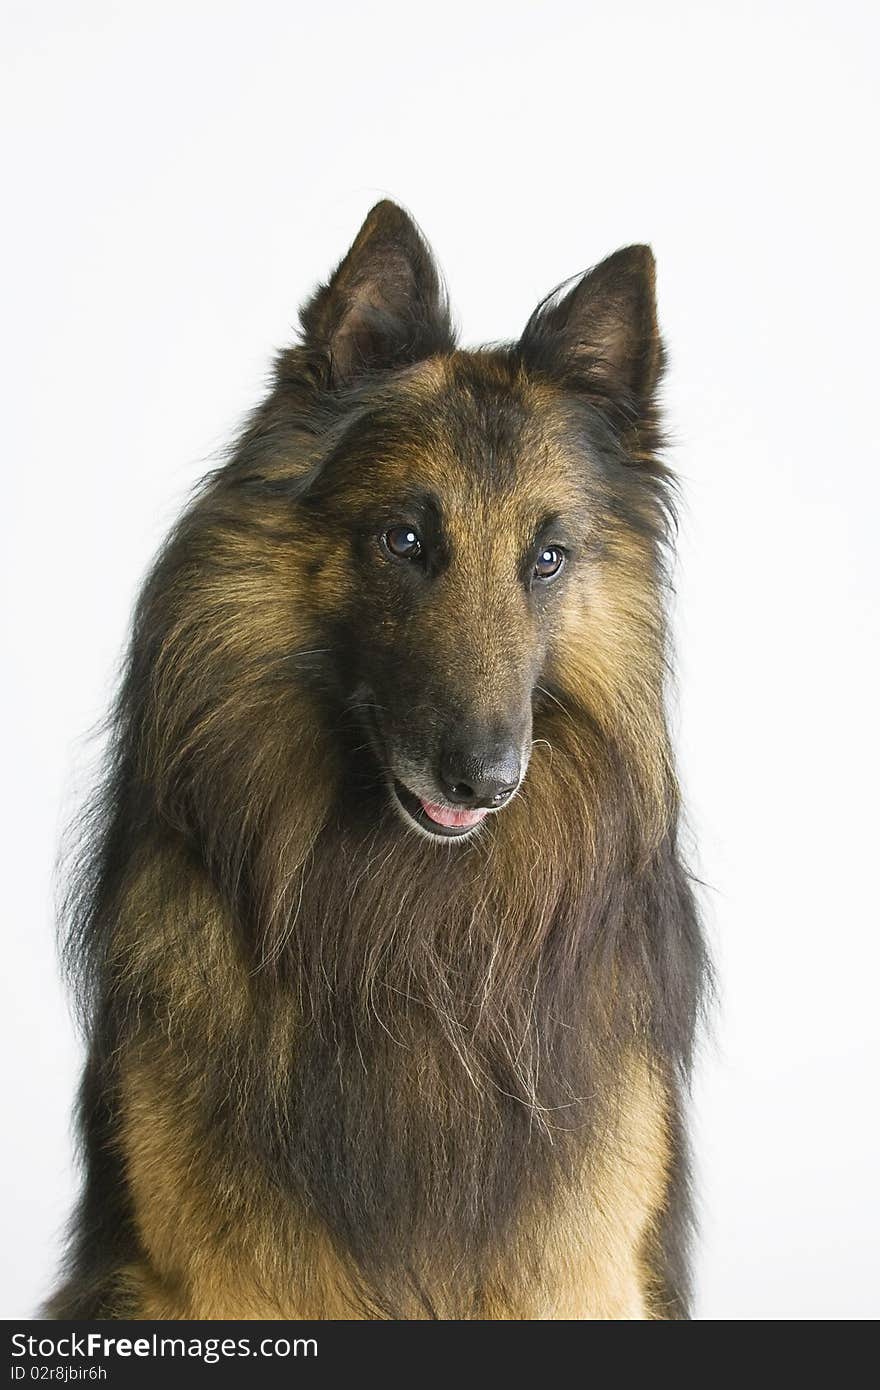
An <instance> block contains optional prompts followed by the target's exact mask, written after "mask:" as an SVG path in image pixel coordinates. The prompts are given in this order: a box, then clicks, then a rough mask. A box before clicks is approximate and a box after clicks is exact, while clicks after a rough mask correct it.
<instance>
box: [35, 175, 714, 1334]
mask: <svg viewBox="0 0 880 1390" xmlns="http://www.w3.org/2000/svg"><path fill="white" fill-rule="evenodd" d="M301 324H302V334H301V341H299V342H298V344H297V345H295V346H293V347H291V348H290V349H288V350H286V351H283V352H282V353H281V354H280V356H279V357H278V359H277V363H276V366H275V372H274V378H273V382H272V385H271V389H270V390H269V393H268V396H267V398H266V399H265V400H264V401H263V402H262V404H260V405H259V406H258V407H257V409H256V410H255V412H254V413H253V415H252V416H251V417H250V418H249V420H248V422H247V423H246V425H245V427H244V429H243V432H242V434H241V437H240V438H239V440H238V442H237V443H236V445H235V446H234V448H233V450H232V451H231V452H230V455H229V458H228V461H227V462H226V463H225V464H224V465H223V466H222V467H220V468H219V469H217V470H216V471H215V472H213V473H212V474H211V475H210V476H208V477H207V478H206V479H205V480H204V482H203V483H202V484H201V486H200V487H199V489H198V491H197V493H196V495H195V497H194V500H193V501H192V503H191V505H190V506H189V507H188V509H187V510H186V512H185V514H184V515H183V517H182V519H181V520H180V521H179V523H178V524H177V525H176V527H175V529H174V530H173V532H172V534H171V536H170V538H169V539H168V541H167V543H166V545H165V546H164V548H163V550H162V552H161V554H160V555H159V557H158V560H157V562H156V564H155V567H154V568H153V570H152V572H151V574H150V576H149V578H148V579H147V581H146V584H145V586H144V588H143V591H142V593H141V596H140V599H139V602H138V604H137V608H136V612H135V615H134V620H133V633H132V638H131V644H130V649H129V654H128V657H127V663H126V667H125V671H124V675H123V679H122V682H121V687H120V692H119V695H118V699H117V702H116V704H115V707H114V710H113V712H112V717H111V722H110V737H109V751H108V755H107V768H106V775H105V777H104V779H103V781H102V784H101V786H100V788H99V790H98V792H97V794H96V795H95V797H94V799H93V801H92V802H91V804H90V805H89V807H88V809H87V811H86V813H85V815H84V818H83V824H82V827H81V839H80V843H81V848H80V852H79V855H78V859H77V863H76V867H75V869H74V870H73V871H72V873H71V876H70V881H69V886H68V892H67V902H66V912H65V922H66V938H65V940H66V945H65V951H66V959H67V961H68V965H69V967H70V969H71V971H72V973H73V974H74V976H75V979H76V982H77V987H78V989H79V993H80V999H81V1002H82V1008H83V1015H84V1019H85V1026H86V1032H87V1039H88V1059H87V1064H86V1067H85V1074H84V1078H83V1082H82V1089H81V1096H80V1105H79V1117H80V1127H81V1137H82V1148H83V1159H84V1186H83V1192H82V1196H81V1200H80V1204H79V1207H78V1209H77V1211H76V1213H75V1215H74V1218H73V1222H72V1228H71V1240H70V1247H69V1251H68V1255H67V1261H66V1266H65V1270H64V1274H63V1277H62V1279H61V1282H60V1286H59V1288H58V1290H57V1291H56V1293H55V1294H54V1295H53V1296H52V1298H51V1299H50V1301H49V1303H48V1305H47V1314H48V1316H53V1317H60V1318H77V1319H83V1318H167V1319H189V1318H199V1319H201V1318H296V1319H300V1318H336V1319H340V1318H341V1319H357V1318H371V1319H385V1318H394V1319H420V1318H442V1319H617V1318H622V1319H629V1318H632V1319H642V1318H644V1319H653V1318H659V1319H667V1318H670V1319H672V1318H676V1319H677V1318H687V1317H688V1316H689V1307H690V1302H689V1298H690V1295H689V1283H690V1280H689V1262H690V1260H689V1249H690V1236H691V1227H692V1203H691V1199H690V1197H689V1180H688V1153H687V1138H686V1113H685V1112H686V1099H687V1085H688V1074H689V1067H690V1064H691V1061H690V1059H691V1056H692V1048H693V1042H694V1036H695V1029H696V1028H697V1027H698V1022H699V1017H700V1012H701V1001H702V999H703V998H704V992H705V982H706V978H707V959H706V952H705V947H704V943H703V937H702V933H701V928H700V922H699V914H698V911H697V910H696V907H695V901H694V895H693V891H692V883H691V878H690V876H689V874H688V871H687V869H686V867H685V866H684V864H683V862H682V857H681V853H680V850H679V846H678V839H679V819H680V805H679V801H680V798H679V791H678V786H677V781H676V775H675V770H674V761H673V754H672V750H671V747H670V738H669V733H668V728H667V717H666V701H667V684H668V681H667V676H668V669H669V661H670V646H669V637H668V622H667V614H666V608H667V595H668V591H669V570H670V563H671V551H672V542H673V539H674V501H675V495H676V488H675V481H674V478H673V476H672V474H671V473H670V471H669V470H668V468H667V466H666V465H665V464H664V462H663V461H662V458H661V453H662V445H663V440H662V435H661V425H660V421H659V418H658V409H657V404H656V394H657V387H658V383H659V381H660V378H661V374H662V370H663V364H664V351H663V346H662V342H661V338H660V336H659V332H658V327H657V317H656V307H655V271H654V260H653V256H652V254H651V251H650V250H649V248H648V247H646V246H631V247H629V248H627V249H624V250H620V251H617V252H616V253H615V254H613V255H611V256H610V257H609V258H608V259H607V260H605V261H603V262H601V263H600V264H599V265H598V266H596V267H595V268H594V269H593V270H591V271H589V272H587V273H585V274H583V275H582V276H580V277H579V278H577V279H576V280H575V281H573V282H570V283H569V284H567V285H566V286H563V287H562V288H560V289H559V290H557V291H555V292H554V293H553V294H551V295H550V296H548V298H547V299H545V300H544V301H543V302H542V303H541V304H540V305H539V306H538V308H537V309H536V310H535V312H534V313H533V315H532V316H531V318H530V320H529V322H528V323H527V325H526V327H525V330H524V332H523V334H522V336H521V338H520V339H519V340H518V341H517V342H515V343H512V344H508V345H505V346H500V347H491V348H485V349H480V350H476V351H471V350H467V351H466V350H462V349H460V348H459V347H458V346H457V344H456V335H455V331H454V328H453V324H452V319H451V316H450V310H449V307H448V303H447V299H446V296H445V291H444V289H443V284H442V281H441V278H440V275H439V272H438V270H437V267H436V264H435V261H434V258H433V256H432V253H431V251H430V250H429V248H428V245H427V243H426V242H425V240H424V239H423V237H422V234H421V233H420V231H419V230H418V228H417V227H416V225H415V224H414V222H413V221H412V220H411V219H410V217H409V216H408V214H407V213H405V212H404V211H403V210H402V209H400V208H399V207H397V206H396V205H395V204H393V203H391V202H387V201H386V202H381V203H379V204H378V205H377V206H376V207H375V208H374V209H373V210H372V212H371V213H370V214H369V216H368V217H367V219H366V221H365V223H364V225H363V227H362V228H361V230H360V232H359V233H358V235H357V237H356V239H355V241H354V243H353V245H352V247H351V249H350V250H349V252H348V254H347V255H346V256H345V257H344V259H343V260H342V261H341V263H340V264H339V266H338V267H337V269H336V270H335V272H334V273H333V274H332V276H331V277H330V278H329V280H328V282H327V283H326V284H324V285H322V286H320V287H319V288H318V289H317V291H316V292H315V293H314V295H313V296H312V298H311V299H310V300H309V302H308V303H307V304H306V305H305V307H304V308H303V310H302V313H301Z"/></svg>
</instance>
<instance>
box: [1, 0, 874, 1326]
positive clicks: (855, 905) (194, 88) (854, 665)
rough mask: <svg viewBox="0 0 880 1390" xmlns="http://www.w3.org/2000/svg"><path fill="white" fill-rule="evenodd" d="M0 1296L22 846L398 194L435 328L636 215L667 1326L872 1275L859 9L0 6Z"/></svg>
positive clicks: (39, 1245) (29, 1211)
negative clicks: (681, 1232)
mask: <svg viewBox="0 0 880 1390" xmlns="http://www.w3.org/2000/svg"><path fill="white" fill-rule="evenodd" d="M4 12H5V21H4V28H5V31H6V32H5V39H4V42H3V44H2V50H3V59H2V63H3V69H4V71H3V72H2V75H0V91H2V97H0V100H2V105H3V139H4V145H5V152H4V160H3V172H2V183H0V188H2V193H3V202H4V207H5V211H4V214H3V219H2V232H0V237H2V240H3V242H4V247H3V251H2V256H0V276H2V280H3V297H2V302H3V314H2V330H0V331H2V339H3V344H2V352H3V365H2V380H3V398H4V406H3V435H2V437H3V494H4V499H5V505H4V506H3V509H2V517H3V529H4V538H3V544H2V559H3V567H4V588H3V621H4V635H3V642H2V654H3V663H4V676H3V681H2V686H0V699H2V703H3V723H2V727H3V730H4V735H5V744H6V746H5V753H4V757H3V770H4V776H3V797H2V809H3V816H4V822H5V826H4V832H3V836H2V845H3V851H4V869H3V896H4V918H5V920H4V922H3V955H2V961H3V967H4V968H3V970H2V991H3V1003H2V1010H0V1022H2V1029H3V1040H2V1057H3V1069H4V1077H3V1109H4V1115H5V1119H6V1127H5V1138H4V1143H3V1146H2V1158H0V1165H2V1166H0V1185H2V1212H3V1222H4V1224H5V1227H6V1229H5V1232H4V1235H3V1239H2V1243H0V1248H2V1251H3V1254H2V1273H0V1314H2V1315H4V1316H6V1317H13V1316H23V1315H26V1314H28V1313H30V1312H32V1311H33V1310H34V1308H35V1307H36V1306H37V1304H38V1302H39V1300H40V1298H41V1297H42V1296H43V1295H44V1294H45V1293H46V1291H47V1289H48V1287H49V1284H50V1282H51V1280H52V1277H53V1270H54V1268H55V1264H56V1260H57V1253H58V1248H59V1232H60V1228H61V1226H62V1222H63V1219H64V1217H65V1214H66V1212H67V1210H68V1208H69V1205H70V1202H71V1198H72V1193H73V1190H74V1179H73V1174H72V1167H71V1141H70V1133H69V1111H70V1106H71V1101H72V1097H73V1092H74V1086H75V1078H76V1074H77V1071H78V1064H79V1057H78V1044H77V1042H76V1040H75V1032H74V1028H73V1025H72V1022H71V1018H70V1014H69V1010H68V1006H67V1003H66V1000H65V995H64V993H63V991H62V988H61V985H60V983H59V980H58V971H57V967H56V961H55V953H54V944H53V936H52V890H51V873H52V864H53V858H54V855H55V851H56V847H57V843H58V835H59V829H60V826H61V824H62V822H63V819H64V818H65V816H67V815H68V814H69V812H70V810H71V808H72V807H73V805H74V804H75V802H76V799H77V797H78V796H80V795H81V794H82V790H83V785H84V781H85V780H86V779H87V774H88V769H89V763H90V757H91V753H90V749H89V745H88V743H87V742H86V740H85V739H84V735H85V733H86V731H87V730H88V729H89V728H90V727H92V726H93V725H94V724H95V723H96V722H97V721H98V719H99V717H100V715H101V713H102V711H103V710H104V709H105V707H106V703H107V700H108V696H109V692H110V690H111V683H112V677H113V672H114V668H115V665H116V662H117V660H118V656H119V654H120V651H121V648H122V644H123V639H124V635H125V629H126V623H127V619H128V615H129V611H130V608H131V604H132V599H133V595H134V593H135V590H136V587H137V585H138V582H139V580H140V578H141V576H142V575H143V573H144V571H145V568H146V567H147V565H148V562H149V560H150V557H151V555H152V553H153V552H154V550H155V548H156V546H157V545H158V543H159V541H160V538H161V537H162V535H163V533H164V532H165V530H166V529H167V527H168V525H169V523H170V522H171V520H172V518H173V516H174V515H175V512H176V509H177V508H178V507H179V505H180V504H181V502H182V501H183V499H184V497H185V496H186V493H187V490H188V489H189V487H190V486H191V485H192V483H193V482H194V481H195V479H196V478H197V477H198V476H199V475H200V473H201V472H203V471H204V470H205V469H206V468H207V467H208V466H210V465H211V463H212V461H213V457H214V455H215V453H216V450H217V449H218V448H219V447H220V446H221V445H222V444H223V443H224V441H225V440H227V439H228V437H229V435H230V433H231V431H232V430H233V429H234V427H235V425H236V422H237V421H239V420H240V418H241V416H242V414H243V412H244V411H245V410H246V409H247V408H248V407H249V406H250V405H251V404H252V403H253V402H254V400H255V399H256V397H257V396H258V394H259V392H260V390H261V388H262V384H263V381H264V379H265V372H266V368H267V364H268V362H269V358H270V354H271V352H272V351H273V350H274V349H275V348H276V347H278V346H280V345H282V344H284V343H286V342H287V341H288V340H289V339H290V336H291V332H292V325H293V324H294V322H295V316H296V309H297V306H298V304H299V303H300V301H301V300H302V299H303V297H304V296H305V295H306V293H307V292H308V290H309V288H310V286H311V285H312V284H313V283H314V282H315V281H316V279H317V278H318V277H320V276H322V275H324V274H325V273H326V272H327V270H328V269H329V268H330V266H331V264H332V263H333V262H334V261H335V260H336V259H337V258H338V257H339V256H340V255H341V254H342V253H343V251H344V250H345V249H346V248H347V246H348V244H349V242H350V241H351V239H352V237H353V236H354V233H355V231H356V230H357V227H358V226H359V224H360V221H361V219H362V217H363V216H364V214H365V213H366V211H367V209H368V208H369V207H370V206H371V205H372V203H373V202H374V201H375V200H376V199H378V198H379V197H382V196H385V195H388V196H392V197H394V198H396V199H398V200H399V201H401V202H402V203H404V204H405V205H406V206H408V207H409V208H410V209H411V210H412V212H413V213H414V214H415V216H416V217H417V218H418V220H419V221H420V222H421V224H422V226H423V227H424V229H425V231H426V233H427V235H428V237H429V239H430V240H431V241H432V243H433V245H434V248H435V250H436V252H437V254H438V257H439V259H440V261H441V263H442V264H443V266H444V268H445V270H446V273H447V275H448V279H449V283H450V287H451V292H452V297H453V301H454V303H455V305H456V307H457V310H458V313H459V317H460V321H461V324H462V329H463V338H464V341H465V342H472V343H473V342H478V341H481V340H486V339H493V338H501V337H505V336H507V337H511V336H514V335H516V334H517V333H518V332H519V330H520V329H521V327H522V325H523V323H524V321H525V319H526V317H527V315H528V313H529V312H530V310H531V309H532V307H533V305H534V304H535V302H536V301H537V300H538V298H539V297H540V296H541V295H543V294H544V292H545V291H547V290H548V289H550V288H551V287H552V286H553V285H555V284H556V283H557V282H558V281H560V280H562V279H564V278H565V277H567V276H569V275H571V274H573V273H575V272H576V271H579V270H581V269H583V268H584V267H585V266H586V265H588V264H589V263H591V262H593V261H596V260H598V259H600V258H601V257H602V256H604V255H605V254H607V253H608V252H610V251H612V250H613V249H614V248H616V247H618V246H620V245H624V244H626V243H628V242H632V241H635V240H649V241H651V242H652V244H653V246H654V249H655V251H656V253H657V257H658V262H659V293H660V305H661V314H662V320H663V326H664V328H665V331H666V334H667V337H668V340H669V344H670V349H671V352H670V360H671V371H670V376H669V381H668V387H667V404H668V409H669V417H670V422H671V425H672V429H673V432H674V434H675V437H676V441H677V446H676V449H675V452H674V456H673V457H674V462H675V464H676V466H677V468H678V469H679V471H680V473H681V474H682V476H683V478H684V481H685V495H686V499H687V508H686V512H685V516H684V520H683V527H682V538H681V564H680V571H679V576H678V590H679V603H678V620H677V625H678V632H679V644H680V652H681V659H680V673H681V679H680V686H681V695H680V712H679V716H678V720H677V722H678V723H679V724H680V726H681V730H682V733H681V737H680V748H681V755H682V769H683V779H684V783H685V788H686V792H687V795H688V800H689V806H690V822H691V825H692V827H693V831H694V834H695V837H696V839H697V842H698V844H699V853H698V856H697V859H696V865H697V868H698V870H699V873H700V875H701V876H702V877H703V878H704V879H705V880H706V881H707V883H708V884H709V885H710V887H709V888H708V889H707V891H706V892H705V894H704V898H705V902H706V905H707V912H708V918H709V923H710V928H711V932H712V938H713V941H714V943H715V951H716V957H717V962H718V973H719V981H720V995H721V1003H720V1010H719V1013H718V1016H717V1020H716V1026H715V1036H714V1040H713V1041H711V1042H710V1043H708V1044H707V1045H706V1047H705V1048H704V1060H703V1064H702V1067H701V1071H700V1076H699V1080H698V1084H697V1089H696V1111H697V1127H696V1128H697V1147H698V1155H699V1185H700V1193H701V1205H702V1209H703V1235H702V1241H701V1245H700V1253H699V1261H698V1292H699V1298H698V1316H699V1317H701V1318H704V1319H801V1318H804V1319H826V1318H827V1319H840V1318H869V1317H872V1316H876V1315H877V1313H878V1311H880V1297H878V1289H877V1279H876V1274H877V1264H878V1255H880V1212H878V1201H877V1182H876V1172H877V1169H876V1165H877V1158H878V1152H877V1150H878V1120H877V1113H876V1099H877V1086H876V1083H877V1076H878V1069H880V1056H878V1032H880V1024H878V1018H877V978H878V968H880V955H878V911H877V896H878V894H877V886H876V885H877V879H876V864H877V858H878V853H877V847H876V837H877V828H878V825H877V822H878V817H877V795H876V788H877V785H878V774H880V768H878V759H877V732H876V726H877V688H876V687H877V681H876V677H877V598H878V585H877V568H878V564H877V549H878V547H877V541H876V532H877V526H878V512H880V491H878V482H877V475H878V457H877V456H878V446H877V438H878V425H877V410H876V403H875V394H876V392H875V381H876V371H877V359H876V348H877V323H878V309H880V304H878V291H877V280H878V270H877V242H878V230H880V229H878V218H877V203H876V196H877V195H876V148H875V138H876V129H877V116H878V111H877V104H876V72H875V58H876V52H877V40H878V37H880V34H878V29H877V18H876V16H877V11H876V8H875V7H874V6H872V5H871V4H870V3H868V0H865V3H863V4H862V3H855V0H836V3H815V2H814V0H800V2H799V3H796V2H795V0H789V2H788V3H783V2H782V0H776V2H775V3H774V0H760V3H759V2H758V0H745V2H744V0H739V2H738V3H736V4H734V3H729V4H706V3H702V0H693V3H690V2H689V0H669V2H668V3H659V4H654V3H649V0H644V2H643V3H636V2H635V0H622V2H621V3H618V4H615V5H613V6H611V5H605V4H603V5H598V4H596V5H594V4H590V3H584V2H583V0H579V2H578V3H574V0H573V2H572V3H563V0H548V2H547V3H543V4H540V5H539V4H535V3H531V4H524V3H516V0H506V3H480V0H471V3H468V4H462V3H460V0H450V2H449V3H446V4H444V5H442V6H440V7H431V8H427V7H421V6H418V5H413V4H404V3H388V0H377V3H375V4H372V5H361V4H356V3H351V2H350V0H335V3H329V4H327V5H324V6H314V5H307V4H305V3H301V4H298V3H295V0H288V2H287V3H282V0H278V3H274V4H273V3H268V0H232V2H231V3H230V2H224V0H211V2H210V3H209V0H197V2H195V3H193V2H188V0H175V2H174V3H172V2H171V0H150V3H146V0H141V3H136V2H135V3H127V4H122V3H120V4H114V3H110V0H108V2H107V3H98V0H73V2H71V0H67V2H66V3H62V0H44V2H43V3H42V4H39V5H35V4H29V3H10V0H7V4H6V5H5V7H4Z"/></svg>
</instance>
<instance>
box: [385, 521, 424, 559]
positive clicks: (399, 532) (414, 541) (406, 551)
mask: <svg viewBox="0 0 880 1390" xmlns="http://www.w3.org/2000/svg"><path fill="white" fill-rule="evenodd" d="M382 544H383V545H384V546H385V549H386V550H387V551H388V552H389V554H391V555H393V556H394V558H395V560H417V559H418V558H419V556H420V555H421V553H422V542H421V540H420V538H419V533H418V531H414V530H413V528H412V527H411V526H389V528H388V530H387V531H386V532H385V534H384V535H383V537H382Z"/></svg>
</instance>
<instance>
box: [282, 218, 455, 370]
mask: <svg viewBox="0 0 880 1390" xmlns="http://www.w3.org/2000/svg"><path fill="white" fill-rule="evenodd" d="M300 321H301V323H302V326H303V333H304V337H305V344H306V347H309V348H313V349H317V350H318V351H322V352H324V353H326V354H327V356H328V359H329V361H330V366H331V374H332V380H333V382H334V383H336V384H344V383H345V382H347V381H350V380H352V379H353V378H354V377H356V376H357V375H358V373H359V372H362V371H374V370H377V369H382V368H389V367H401V366H406V365H408V364H409V363H412V362H418V361H421V360H422V359H423V358H425V357H430V356H431V355H432V354H433V353H436V352H448V351H450V350H451V349H452V348H453V347H454V346H455V335H454V332H453V329H452V324H451V320H450V315H449V307H448V305H447V302H446V295H445V293H444V290H443V285H442V282H441V280H440V275H439V273H438V270H437V267H436V265H435V263H434V258H433V256H432V254H431V250H430V247H429V246H428V244H427V242H426V241H425V239H424V237H423V236H422V234H421V232H420V231H419V229H418V227H417V226H416V224H415V223H414V222H413V220H412V218H411V217H409V216H407V214H406V213H405V212H404V211H403V209H402V208H399V207H398V206H397V205H396V203H391V202H388V201H384V202H381V203H377V204H376V206H375V207H374V208H373V210H372V212H371V213H369V215H368V217H367V220H366V221H365V222H364V225H363V226H362V227H361V229H360V231H359V232H358V234H357V236H356V237H355V240H354V244H353V246H352V248H351V250H350V251H349V253H348V255H347V256H346V257H345V259H344V260H343V261H341V262H340V264H339V265H338V266H337V268H336V270H335V271H334V272H333V274H332V276H331V277H330V280H329V283H328V284H326V285H322V286H321V287H320V289H318V290H317V291H316V293H315V294H314V295H313V297H312V298H311V299H310V300H309V302H308V303H307V304H305V305H304V306H303V308H302V310H301V311H300Z"/></svg>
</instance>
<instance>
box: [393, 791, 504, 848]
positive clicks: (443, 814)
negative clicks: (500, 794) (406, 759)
mask: <svg viewBox="0 0 880 1390" xmlns="http://www.w3.org/2000/svg"><path fill="white" fill-rule="evenodd" d="M391 791H392V795H393V796H394V798H395V800H396V801H397V804H398V806H399V807H400V809H401V810H402V811H403V812H404V814H405V815H406V816H407V817H408V818H409V819H410V820H411V821H413V822H415V824H416V826H417V827H418V829H419V830H421V831H422V833H423V834H425V835H434V836H436V837H437V838H438V839H443V840H462V839H464V838H465V837H466V836H468V835H471V834H473V832H474V831H475V830H476V828H477V826H478V825H480V824H481V823H482V822H483V821H484V820H485V819H486V817H487V816H488V814H489V810H488V808H486V807H476V808H469V807H463V806H457V807H455V806H442V805H440V804H439V803H438V802H433V801H425V800H424V799H423V798H422V797H420V796H416V794H415V792H411V791H410V789H409V787H405V786H404V784H403V783H402V782H401V781H399V780H398V779H397V778H396V777H395V778H394V780H393V782H392V784H391Z"/></svg>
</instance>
